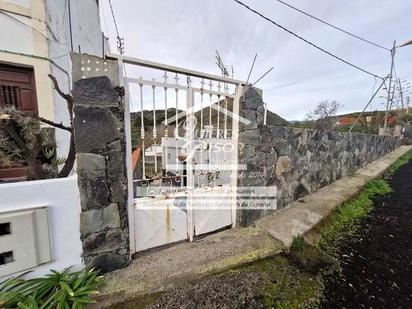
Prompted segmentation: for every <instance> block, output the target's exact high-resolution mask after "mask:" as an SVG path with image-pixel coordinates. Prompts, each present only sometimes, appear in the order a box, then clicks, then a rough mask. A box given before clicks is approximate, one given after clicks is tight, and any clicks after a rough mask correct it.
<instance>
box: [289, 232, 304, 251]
mask: <svg viewBox="0 0 412 309" xmlns="http://www.w3.org/2000/svg"><path fill="white" fill-rule="evenodd" d="M306 245H307V244H306V241H305V239H304V238H303V237H302V236H301V235H298V236H295V237H293V240H292V245H291V247H290V249H291V250H293V251H302V250H303V249H304V248H305V247H306Z"/></svg>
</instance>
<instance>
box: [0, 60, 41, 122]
mask: <svg viewBox="0 0 412 309" xmlns="http://www.w3.org/2000/svg"><path fill="white" fill-rule="evenodd" d="M7 105H12V106H14V107H16V108H17V109H19V110H21V111H24V112H26V113H28V114H35V113H37V100H36V89H35V82H34V72H33V69H30V68H23V67H16V66H12V65H7V64H0V106H2V107H3V106H7Z"/></svg>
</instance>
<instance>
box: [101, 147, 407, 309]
mask: <svg viewBox="0 0 412 309" xmlns="http://www.w3.org/2000/svg"><path fill="white" fill-rule="evenodd" d="M411 149H412V146H402V147H401V148H399V149H397V150H395V151H393V152H391V153H390V154H387V155H385V156H384V157H382V158H380V159H378V160H376V161H375V162H372V163H371V164H369V165H367V166H366V167H364V168H362V169H360V170H358V171H357V172H355V173H354V174H353V175H352V176H350V177H346V178H344V179H341V180H338V181H336V182H335V183H333V184H331V185H329V186H327V187H324V188H322V189H320V190H318V191H316V192H315V193H313V194H311V195H309V196H307V197H305V198H303V199H302V200H300V201H299V202H295V203H294V205H291V206H293V207H288V208H285V209H282V210H280V211H277V212H276V213H274V214H272V215H270V216H267V217H265V218H263V219H261V220H259V221H258V222H257V223H256V225H255V226H253V227H248V228H236V229H232V230H227V231H223V232H220V233H217V234H213V235H210V236H207V237H206V238H204V239H202V240H199V241H196V242H192V243H182V244H178V245H175V246H173V247H170V248H168V249H164V250H161V251H157V252H151V253H147V254H145V255H143V256H140V257H137V258H136V259H134V260H133V261H132V263H131V265H130V266H128V267H127V268H125V269H122V270H119V271H115V272H113V273H111V274H109V275H108V276H107V278H106V283H105V285H104V286H103V288H102V289H101V294H100V296H99V298H98V301H99V303H98V304H96V305H95V306H93V307H94V308H102V307H107V306H109V305H110V304H114V303H119V302H124V301H127V300H130V299H132V298H135V297H138V296H139V295H146V294H150V293H155V292H159V291H164V290H167V289H169V288H174V287H177V286H179V285H181V284H183V283H184V282H186V281H188V280H193V279H198V278H201V277H204V276H206V275H210V274H213V273H217V272H221V271H224V270H226V269H229V268H232V267H235V266H238V265H241V264H245V263H248V262H252V261H255V260H258V259H261V258H264V257H267V256H270V255H273V254H276V253H279V252H281V251H282V250H285V249H286V248H288V247H289V246H290V244H291V243H292V240H293V237H294V236H296V235H304V234H308V232H309V231H311V230H312V229H313V228H314V227H315V226H316V225H318V224H319V223H320V222H321V221H322V220H323V219H324V218H326V217H327V216H328V215H329V214H330V212H331V211H332V210H333V209H334V208H335V207H336V206H338V205H339V204H341V203H343V202H344V201H346V200H348V199H350V198H351V197H353V196H354V195H355V194H356V193H357V192H358V191H359V190H360V189H361V188H362V187H363V186H364V185H365V184H366V183H367V181H368V180H371V179H373V178H376V177H378V176H379V175H381V174H382V173H383V172H384V171H385V170H386V169H387V168H388V167H389V166H390V165H391V164H393V163H394V162H395V161H396V160H397V159H398V158H399V157H400V156H402V155H403V154H404V153H406V152H407V151H408V150H411Z"/></svg>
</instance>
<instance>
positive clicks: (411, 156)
mask: <svg viewBox="0 0 412 309" xmlns="http://www.w3.org/2000/svg"><path fill="white" fill-rule="evenodd" d="M409 160H412V150H410V151H408V152H407V153H405V154H404V155H403V156H401V157H400V158H399V159H398V160H396V162H395V163H394V164H392V165H391V166H390V167H389V168H388V170H387V171H386V174H387V175H388V176H391V175H393V174H394V173H395V172H396V171H397V170H398V169H400V168H401V167H402V166H404V165H405V164H406V163H408V162H409Z"/></svg>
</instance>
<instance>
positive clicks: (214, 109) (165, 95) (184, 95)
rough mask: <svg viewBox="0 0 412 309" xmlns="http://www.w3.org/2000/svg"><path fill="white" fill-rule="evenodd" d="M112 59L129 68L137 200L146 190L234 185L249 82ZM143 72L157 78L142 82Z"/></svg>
mask: <svg viewBox="0 0 412 309" xmlns="http://www.w3.org/2000/svg"><path fill="white" fill-rule="evenodd" d="M107 57H108V58H113V59H117V61H118V62H119V64H120V66H121V67H125V68H126V67H127V72H128V74H127V75H125V76H124V86H125V92H126V99H127V100H128V101H129V102H130V106H131V109H132V114H133V116H134V117H132V120H135V122H134V123H132V124H131V127H132V132H134V135H133V136H132V139H134V141H135V145H133V146H135V147H137V148H138V149H141V150H140V151H141V155H140V160H139V162H138V164H136V165H137V169H138V170H135V171H133V172H134V177H133V183H134V186H135V197H139V192H141V191H139V190H136V188H139V187H146V186H165V185H168V186H180V187H186V186H190V187H193V186H194V187H196V186H204V185H206V186H207V185H209V184H210V182H211V181H213V182H214V183H215V184H217V185H225V184H227V185H234V179H233V178H235V179H236V175H235V174H236V173H235V172H234V171H233V170H234V169H236V165H237V133H238V128H239V116H238V113H239V98H240V95H241V91H242V89H243V85H244V82H243V81H240V80H234V79H231V78H227V77H223V76H218V75H213V74H207V73H203V72H198V71H194V70H190V69H185V68H180V67H176V66H171V65H166V64H162V63H156V62H152V61H148V60H143V59H138V58H132V57H127V56H122V55H117V54H110V55H108V56H107ZM141 68H143V69H145V70H147V69H149V70H150V71H151V72H150V73H151V74H152V73H154V74H156V75H157V77H158V78H157V79H156V78H153V79H149V78H147V79H145V78H143V77H141V75H143V74H144V73H142V72H137V71H138V69H141ZM125 71H126V70H125ZM138 73H139V74H141V75H139V74H138ZM129 75H130V76H129ZM136 76H138V77H136ZM159 79H160V80H159ZM181 80H185V83H184V84H183V83H180V81H181ZM136 86H137V87H136ZM136 101H137V102H136ZM182 101H184V102H182ZM136 103H137V104H136ZM182 103H183V104H182ZM133 112H134V113H133ZM161 112H163V113H164V117H162V118H163V119H159V113H161ZM139 113H140V115H139ZM136 116H139V117H138V118H137V117H136ZM136 125H138V126H139V128H137V127H136ZM172 129H173V130H172ZM137 132H138V133H137ZM172 132H173V134H172ZM181 134H183V135H181ZM225 148H226V149H225ZM159 158H160V162H159Z"/></svg>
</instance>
